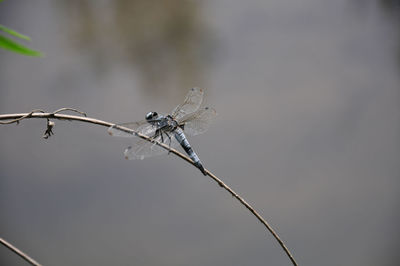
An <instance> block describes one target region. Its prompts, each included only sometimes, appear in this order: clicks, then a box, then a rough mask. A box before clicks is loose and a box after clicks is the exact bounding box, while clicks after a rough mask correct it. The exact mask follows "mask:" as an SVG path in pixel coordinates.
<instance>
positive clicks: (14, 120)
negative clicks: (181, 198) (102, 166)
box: [0, 108, 298, 266]
mask: <svg viewBox="0 0 400 266" xmlns="http://www.w3.org/2000/svg"><path fill="white" fill-rule="evenodd" d="M60 110H62V111H64V110H71V109H70V108H62V109H59V110H58V111H56V112H59V111H60ZM40 111H41V110H40ZM73 111H76V110H73ZM56 112H54V113H42V112H33V111H32V112H30V113H20V114H4V115H0V124H11V123H18V122H19V121H21V120H23V119H28V118H44V119H51V118H52V119H58V120H69V121H72V120H75V121H81V122H85V123H91V124H96V125H100V126H104V127H111V126H116V125H115V124H113V123H110V122H106V121H102V120H98V119H94V118H90V117H86V116H85V117H83V116H75V115H65V114H59V113H56ZM77 112H78V113H80V114H84V113H82V112H79V111H77ZM1 120H10V121H7V122H2V121H1ZM117 127H118V128H119V129H122V130H123V131H125V132H129V133H131V134H133V135H136V136H137V137H139V138H142V139H145V140H147V141H150V142H152V143H155V144H157V145H158V146H160V147H163V148H164V149H166V150H168V151H169V152H170V153H173V154H175V155H176V156H178V157H180V158H182V159H183V160H185V161H186V162H188V163H190V164H192V165H193V166H195V167H196V165H195V164H194V162H193V161H192V160H191V159H190V158H189V157H188V156H186V155H185V154H183V153H181V152H179V151H177V150H175V149H173V148H171V147H169V146H168V145H166V144H164V143H160V142H158V141H155V140H154V139H153V138H151V137H148V136H146V135H143V134H141V133H140V132H136V131H134V130H132V129H130V128H126V127H122V126H117ZM196 168H197V167H196ZM205 172H206V174H207V175H208V176H209V177H211V178H212V179H213V180H214V181H215V182H217V183H218V185H219V186H221V187H222V188H224V189H225V190H226V191H228V192H229V193H230V194H231V195H232V196H233V197H235V198H236V199H237V200H238V201H239V202H240V203H241V204H242V205H244V206H245V207H246V208H247V209H248V210H249V211H250V212H251V213H252V214H253V215H254V216H255V217H256V218H257V219H258V220H259V221H260V222H261V223H262V224H263V225H264V226H265V227H266V228H267V229H268V231H269V232H270V233H271V234H272V235H273V236H274V238H275V239H276V240H277V241H278V243H279V245H280V246H281V247H282V249H283V250H284V251H285V253H286V254H287V256H288V257H289V259H290V260H291V262H292V263H293V265H295V266H297V265H298V264H297V262H296V261H295V259H294V258H293V256H292V254H291V253H290V251H289V249H288V248H287V247H286V245H285V244H284V243H283V241H282V240H281V239H280V237H279V236H278V234H277V233H276V232H275V231H274V230H273V229H272V227H271V226H270V225H269V224H268V222H267V221H266V220H265V219H264V218H263V217H262V216H261V215H260V214H259V213H258V212H257V211H256V210H254V208H253V207H252V206H251V205H250V204H249V203H247V202H246V201H245V200H244V199H243V198H242V197H240V196H239V195H238V194H237V193H236V192H235V191H234V190H232V189H231V188H230V187H229V186H228V185H226V184H225V183H224V182H222V181H221V179H219V178H218V177H216V176H215V175H214V174H213V173H211V172H210V171H208V170H207V169H205Z"/></svg>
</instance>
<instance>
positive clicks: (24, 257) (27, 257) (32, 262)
mask: <svg viewBox="0 0 400 266" xmlns="http://www.w3.org/2000/svg"><path fill="white" fill-rule="evenodd" d="M0 243H1V244H3V245H4V246H5V247H7V248H8V249H10V250H11V251H12V252H14V253H16V254H17V255H18V256H20V257H21V258H23V259H24V260H26V261H27V262H28V263H30V264H31V265H35V266H41V265H40V264H39V263H37V262H36V261H35V260H34V259H32V258H31V257H29V256H28V255H26V254H25V253H24V252H22V251H21V250H19V249H18V248H16V247H14V246H13V245H11V244H10V243H8V242H7V241H5V240H4V239H2V238H0Z"/></svg>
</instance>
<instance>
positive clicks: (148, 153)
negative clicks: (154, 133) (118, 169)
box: [124, 132, 179, 160]
mask: <svg viewBox="0 0 400 266" xmlns="http://www.w3.org/2000/svg"><path fill="white" fill-rule="evenodd" d="M168 134H169V136H170V137H171V139H169V138H168V137H167V136H166V135H165V134H164V142H163V143H165V144H167V145H169V146H170V147H171V148H174V147H177V146H178V145H179V142H178V141H177V140H176V139H175V137H174V136H173V133H172V132H171V134H170V133H168ZM155 140H157V141H159V142H162V139H161V136H158V137H156V138H155ZM166 153H168V150H166V149H164V148H162V147H160V146H158V145H157V144H155V143H151V142H149V141H147V140H144V139H141V140H139V141H137V142H135V143H133V144H132V145H131V146H129V147H128V148H126V149H125V152H124V155H125V159H128V160H135V159H140V160H143V159H144V158H147V157H152V156H156V155H161V154H166Z"/></svg>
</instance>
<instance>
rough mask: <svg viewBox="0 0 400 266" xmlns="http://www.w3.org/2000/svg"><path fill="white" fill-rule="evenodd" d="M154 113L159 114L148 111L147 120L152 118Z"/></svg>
mask: <svg viewBox="0 0 400 266" xmlns="http://www.w3.org/2000/svg"><path fill="white" fill-rule="evenodd" d="M154 114H157V113H155V112H149V113H147V115H146V120H151V119H153V117H154V116H155V115H154Z"/></svg>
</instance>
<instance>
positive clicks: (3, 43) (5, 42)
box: [0, 35, 43, 56]
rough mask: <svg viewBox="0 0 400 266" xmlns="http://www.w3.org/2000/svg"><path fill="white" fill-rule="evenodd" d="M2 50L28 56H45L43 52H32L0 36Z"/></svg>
mask: <svg viewBox="0 0 400 266" xmlns="http://www.w3.org/2000/svg"><path fill="white" fill-rule="evenodd" d="M0 48H3V49H6V50H10V51H13V52H15V53H19V54H23V55H28V56H43V55H42V53H41V52H39V51H35V50H32V49H30V48H28V47H26V46H24V45H22V44H19V43H17V42H15V41H14V40H11V39H9V38H7V37H5V36H3V35H0Z"/></svg>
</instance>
